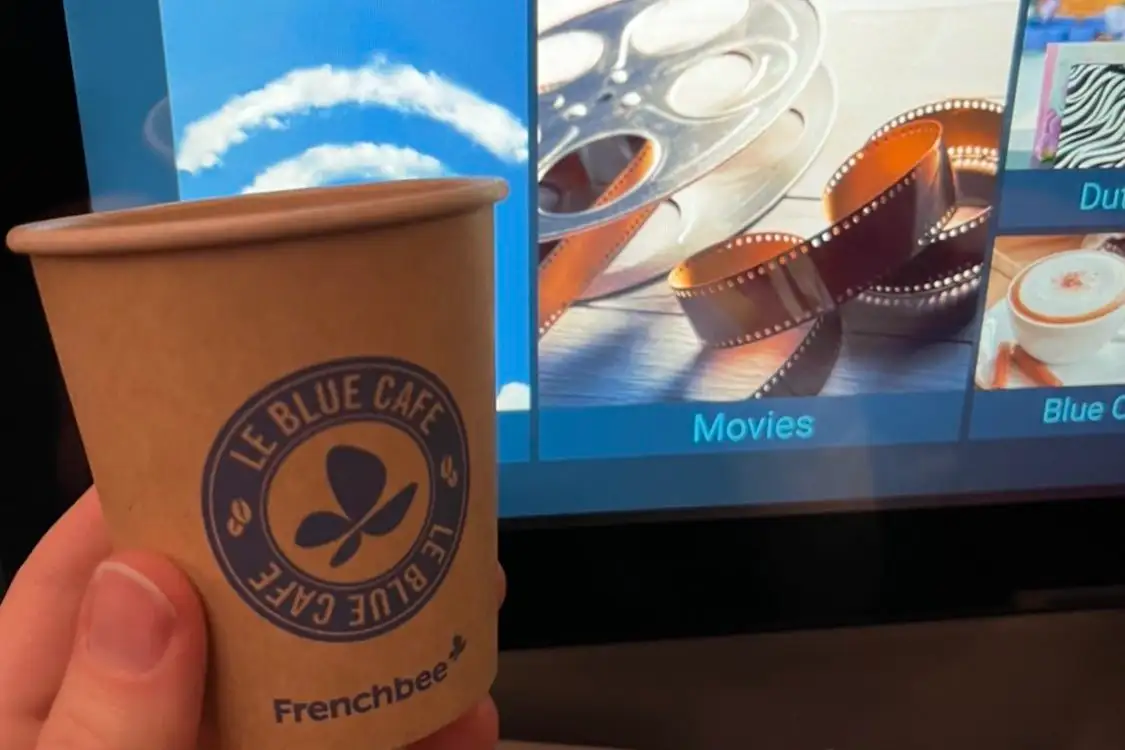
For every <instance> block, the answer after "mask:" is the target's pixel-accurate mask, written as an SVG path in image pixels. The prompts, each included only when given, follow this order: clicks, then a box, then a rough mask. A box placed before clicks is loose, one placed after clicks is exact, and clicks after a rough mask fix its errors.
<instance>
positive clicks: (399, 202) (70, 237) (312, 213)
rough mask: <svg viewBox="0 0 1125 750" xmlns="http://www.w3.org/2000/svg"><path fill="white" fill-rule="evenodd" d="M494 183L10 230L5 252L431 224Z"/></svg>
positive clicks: (292, 197) (502, 192)
mask: <svg viewBox="0 0 1125 750" xmlns="http://www.w3.org/2000/svg"><path fill="white" fill-rule="evenodd" d="M507 194H508V186H507V183H505V182H504V181H503V180H501V179H495V178H463V179H462V178H458V179H431V180H399V181H393V182H379V183H369V184H365V185H354V186H348V187H330V188H311V189H305V190H290V191H280V192H274V193H258V194H253V195H240V196H237V197H230V198H216V199H210V200H201V201H186V202H180V203H166V204H162V205H157V206H145V207H142V208H131V209H125V210H121V211H106V212H102V213H88V214H82V215H79V216H71V217H67V218H62V219H50V220H47V221H40V222H36V223H33V224H25V225H23V226H19V227H16V228H15V229H13V230H12V231H11V232H9V233H8V246H9V247H10V248H11V249H12V250H13V251H15V252H17V253H22V254H25V255H32V256H48V255H52V256H67V255H82V256H93V255H106V256H110V255H122V254H131V253H158V252H167V251H171V250H192V249H203V248H216V247H222V246H231V245H245V244H250V243H260V242H269V241H271V240H279V239H291V238H295V237H308V236H315V235H325V234H338V233H346V232H350V231H355V230H359V229H365V228H373V227H379V226H387V225H393V224H402V223H407V222H411V221H417V220H427V219H436V218H440V217H442V216H450V215H455V214H460V213H466V212H469V211H473V210H475V209H478V208H482V207H484V206H487V205H490V204H494V203H497V202H499V201H501V200H503V199H504V198H505V197H506V196H507Z"/></svg>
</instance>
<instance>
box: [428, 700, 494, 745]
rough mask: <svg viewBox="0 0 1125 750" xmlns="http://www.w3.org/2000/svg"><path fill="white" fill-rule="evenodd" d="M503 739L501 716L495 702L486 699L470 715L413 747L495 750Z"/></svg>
mask: <svg viewBox="0 0 1125 750" xmlns="http://www.w3.org/2000/svg"><path fill="white" fill-rule="evenodd" d="M498 742H500V717H499V715H498V714H497V713H496V704H495V703H493V702H492V699H491V698H486V699H485V700H483V701H481V702H480V703H478V704H476V705H475V706H473V708H472V709H470V710H469V712H468V713H467V714H465V715H464V716H462V717H461V718H460V719H458V720H457V721H455V722H453V723H452V724H450V725H449V726H447V727H445V728H444V729H439V730H438V731H437V732H436V733H435V734H432V735H430V736H429V737H427V738H426V739H424V740H422V741H421V742H416V743H415V744H413V745H411V746H410V750H495V747H496V744H497V743H498Z"/></svg>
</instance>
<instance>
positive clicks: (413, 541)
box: [9, 180, 506, 750]
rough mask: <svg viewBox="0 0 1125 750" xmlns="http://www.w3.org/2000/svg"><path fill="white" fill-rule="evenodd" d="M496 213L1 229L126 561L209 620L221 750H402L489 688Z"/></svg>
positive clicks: (147, 220)
mask: <svg viewBox="0 0 1125 750" xmlns="http://www.w3.org/2000/svg"><path fill="white" fill-rule="evenodd" d="M505 194H506V188H505V186H504V184H503V183H502V182H499V181H494V180H435V181H421V180H420V181H410V182H397V183H384V184H378V185H366V186H361V187H347V188H331V189H325V190H310V191H296V192H289V193H276V194H270V195H254V196H243V197H238V198H233V199H229V200H216V201H203V202H198V203H181V204H173V205H167V206H159V207H153V208H144V209H137V210H131V211H124V212H118V213H105V214H92V215H86V216H81V217H75V218H70V219H62V220H57V221H50V222H44V223H40V224H34V225H30V226H26V227H21V228H18V229H16V230H14V231H13V232H12V233H11V234H10V235H9V243H10V245H11V247H12V248H13V249H15V250H16V251H18V252H23V253H27V254H29V255H31V258H32V262H33V265H34V269H35V275H36V279H37V282H38V284H39V289H40V293H41V295H42V298H43V303H44V305H45V307H46V311H47V317H48V320H49V322H50V326H51V332H52V335H53V337H54V341H55V345H56V347H57V349H58V354H59V357H60V360H61V362H62V368H63V373H64V375H65V377H66V382H67V386H68V388H69V390H70V394H71V396H72V398H73V401H74V409H75V413H76V415H77V418H78V423H79V427H80V429H81V431H82V436H83V438H84V440H85V445H86V448H87V451H88V453H89V458H90V463H91V466H92V468H93V473H94V477H95V481H96V483H97V486H98V488H99V491H100V492H101V498H102V503H103V505H104V507H105V514H106V518H107V520H108V522H109V524H110V527H111V529H112V533H113V536H114V541H115V543H116V544H118V545H120V546H122V547H141V548H146V549H153V550H158V551H160V552H162V553H165V554H167V555H169V556H170V557H171V558H172V559H174V560H175V561H176V562H177V563H179V564H180V565H181V566H182V567H183V569H184V570H185V571H186V572H187V573H188V574H189V575H190V576H191V578H192V580H193V581H194V582H195V584H196V586H197V587H198V589H199V592H200V594H201V595H202V597H203V600H204V602H205V603H206V607H207V612H208V616H209V618H210V624H211V640H212V644H213V651H212V663H211V665H210V674H211V684H210V691H211V693H210V699H209V701H208V704H209V705H208V711H209V716H208V723H212V722H213V723H214V728H215V730H216V735H217V746H216V750H219V749H221V750H236V749H237V750H244V749H246V748H257V747H262V748H271V750H308V748H317V750H355V748H360V747H362V748H373V749H374V750H389V749H390V748H394V747H400V746H402V745H405V744H407V743H409V742H412V741H414V740H417V739H419V738H421V737H424V736H426V735H428V734H430V733H431V732H433V731H434V730H436V729H438V728H440V727H441V726H443V725H445V724H447V723H449V722H450V721H452V720H453V719H455V718H456V717H457V716H458V715H460V714H461V713H462V712H464V711H465V710H467V709H468V708H469V707H470V706H471V705H472V704H473V703H474V702H475V701H477V700H478V699H479V698H481V697H483V696H484V695H485V694H486V693H487V691H488V689H489V686H490V685H491V683H492V680H493V678H494V676H495V670H496V624H497V612H496V586H495V580H496V554H497V553H496V505H495V498H496V476H495V442H496V436H495V396H496V394H495V387H496V386H495V377H494V363H493V346H494V345H493V262H494V261H493V204H494V203H495V202H496V201H498V200H500V199H502V198H503V197H504V195H505Z"/></svg>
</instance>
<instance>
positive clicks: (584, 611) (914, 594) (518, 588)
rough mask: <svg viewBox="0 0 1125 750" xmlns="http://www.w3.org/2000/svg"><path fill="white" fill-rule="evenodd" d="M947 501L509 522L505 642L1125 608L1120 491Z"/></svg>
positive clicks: (504, 537) (505, 529) (528, 644)
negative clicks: (780, 512)
mask: <svg viewBox="0 0 1125 750" xmlns="http://www.w3.org/2000/svg"><path fill="white" fill-rule="evenodd" d="M949 500H950V499H949V498H922V497H919V498H910V499H908V500H903V501H902V502H904V503H908V505H907V506H905V507H894V504H893V502H880V504H879V507H878V509H876V510H870V509H869V510H838V509H837V510H833V511H832V512H824V510H827V509H828V508H831V507H832V506H825V507H824V508H822V512H815V513H814V512H807V511H806V512H799V513H788V514H784V515H772V516H764V515H756V516H747V515H746V514H745V512H743V513H739V511H738V509H716V510H714V511H710V512H708V511H702V512H701V511H691V512H688V513H681V514H634V515H632V516H620V517H614V516H604V517H601V518H592V517H574V518H560V517H552V518H549V519H548V518H539V519H521V520H514V521H504V522H502V523H501V529H502V531H501V536H500V561H501V564H502V565H504V567H505V571H506V573H507V575H508V581H509V587H508V591H509V595H508V600H507V602H506V604H505V606H504V609H503V610H502V611H501V621H500V622H501V626H500V634H501V647H502V648H505V649H522V648H538V647H555V646H562V645H583V644H594V643H613V642H622V641H638V640H662V639H669V638H686V637H708V636H720V635H731V634H745V633H760V632H770V631H778V630H801V629H817V628H830V627H841V626H860V625H878V624H891V623H901V622H912V621H931V620H944V619H956V618H963V617H995V616H1005V615H1015V614H1027V613H1032V612H1045V611H1059V610H1083V609H1096V608H1103V607H1116V606H1121V605H1122V604H1125V543H1123V542H1122V539H1121V536H1122V535H1121V532H1120V530H1121V529H1125V494H1122V490H1121V488H1120V487H1117V488H1091V489H1088V490H1082V491H1068V492H1066V493H1065V494H1063V493H1058V492H1038V493H1027V492H1023V493H1005V494H1003V495H991V496H980V495H977V496H973V497H965V498H956V501H957V502H955V503H954V504H952V505H950V504H948V503H949ZM943 501H944V502H945V503H946V504H944V505H942V504H940V503H942V502H943ZM853 507H855V506H854V504H853ZM868 507H869V508H870V504H868ZM774 510H775V511H776V508H775V509H774ZM757 512H758V513H760V512H761V511H757ZM670 550H671V552H669V551H670Z"/></svg>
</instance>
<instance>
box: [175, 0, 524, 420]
mask: <svg viewBox="0 0 1125 750" xmlns="http://www.w3.org/2000/svg"><path fill="white" fill-rule="evenodd" d="M528 6H529V3H528V2H527V0H488V2H470V3H455V2H437V1H435V0H362V1H361V0H330V1H329V2H325V0H268V1H267V0H163V1H162V2H161V14H162V19H163V29H164V37H165V46H166V53H165V54H166V60H165V64H166V67H167V74H168V89H169V92H170V94H169V95H170V102H171V114H172V129H173V133H174V137H175V150H176V164H177V168H178V172H179V182H180V192H181V195H182V197H183V198H185V199H192V198H204V197H213V196H223V195H235V194H238V193H243V192H254V191H267V190H277V189H286V188H298V187H313V186H319V185H336V184H346V183H353V182H362V181H373V180H387V179H406V178H411V177H430V176H438V175H493V176H498V177H503V178H505V179H506V180H507V181H508V184H509V186H510V188H511V194H510V196H509V197H508V199H507V200H506V201H505V202H504V203H503V204H501V205H500V207H499V209H498V214H497V218H498V225H497V246H498V250H497V255H498V257H497V277H496V288H497V292H498V294H497V296H498V300H497V310H496V312H497V328H498V331H497V342H496V348H497V378H498V381H499V382H498V391H500V392H501V401H504V399H508V402H507V403H506V404H504V403H502V408H509V409H511V408H516V409H519V408H526V397H527V388H526V383H527V382H528V381H529V379H530V366H531V365H530V356H531V354H530V353H531V340H530V322H529V321H530V318H529V315H531V305H530V300H529V284H528V277H529V273H530V267H529V263H530V259H531V248H530V235H529V233H528V226H527V224H528V217H529V204H528V198H529V196H528V189H527V188H528V180H529V175H528V169H529V162H528V145H529V141H528V132H527V123H528V121H529V97H530V83H529V81H528V59H527V56H528V44H527V42H528V29H529V23H530V21H529V18H528ZM509 384H517V385H515V386H513V387H511V388H503V387H504V386H508V385H509Z"/></svg>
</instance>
